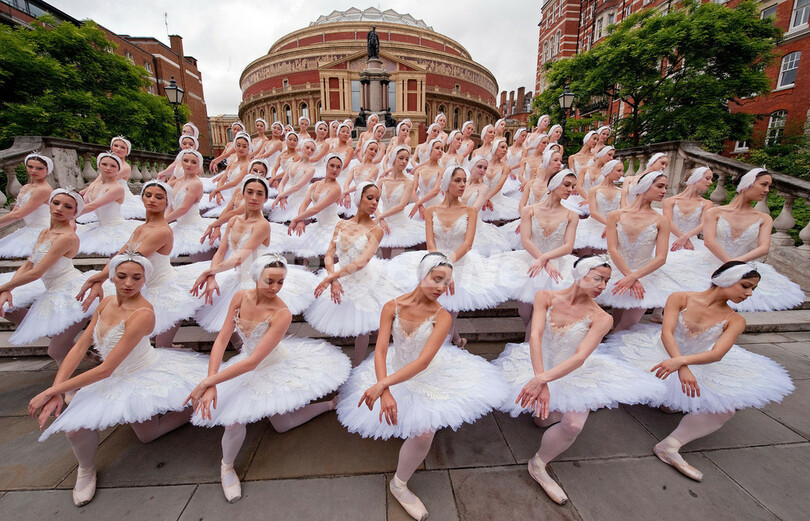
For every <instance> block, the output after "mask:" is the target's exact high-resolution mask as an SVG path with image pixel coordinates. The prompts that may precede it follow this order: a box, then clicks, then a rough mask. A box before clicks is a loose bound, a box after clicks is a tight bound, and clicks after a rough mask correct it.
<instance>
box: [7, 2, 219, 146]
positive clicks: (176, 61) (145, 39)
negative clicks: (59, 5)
mask: <svg viewBox="0 0 810 521" xmlns="http://www.w3.org/2000/svg"><path fill="white" fill-rule="evenodd" d="M43 14H51V15H53V16H54V17H55V18H56V19H58V20H61V21H64V22H69V23H72V24H75V25H80V24H81V23H82V22H81V21H80V20H78V19H76V18H74V17H72V16H70V15H69V14H67V13H65V12H63V11H60V10H59V9H56V8H55V7H53V6H52V5H50V4H48V3H46V2H41V1H39V0H0V23H5V24H8V25H28V24H30V23H31V22H32V21H34V19H35V18H37V17H39V16H41V15H43ZM99 28H100V29H101V30H102V31H104V32H105V33H106V35H107V38H108V39H109V40H110V41H112V42H113V43H114V44H115V45H116V50H115V52H116V53H117V54H120V55H121V56H124V57H125V58H127V59H128V60H129V61H131V62H132V63H134V64H135V65H138V66H140V67H143V68H144V69H146V72H147V73H148V75H149V82H150V83H149V85H148V86H147V87H146V90H147V91H148V92H149V93H150V94H154V95H156V96H165V92H164V90H163V87H165V86H167V85H169V81H170V80H171V77H172V76H174V80H175V82H176V83H177V85H178V86H179V87H180V88H182V89H183V90H184V91H185V95H184V97H183V103H184V104H186V105H188V108H189V110H190V111H191V118H190V119H191V121H192V122H193V123H194V124H195V125H196V126H197V128H198V129H199V130H200V137H199V140H200V153H202V154H203V155H206V156H208V155H211V152H212V148H211V147H212V145H211V136H210V131H209V128H208V111H207V108H206V105H205V95H204V93H203V86H202V75H201V73H200V71H199V69H197V60H196V59H195V58H194V57H192V56H186V55H185V54H184V51H183V38H181V37H180V36H177V35H171V36H169V41H170V45H171V46H167V45H165V44H163V43H162V42H160V41H159V40H157V39H156V38H153V37H150V36H128V35H125V34H123V35H119V34H116V33H114V32H112V31H110V30H109V29H107V28H105V27H103V26H101V25H99ZM133 146H134V147H135V148H137V146H138V144H137V143H134V144H133Z"/></svg>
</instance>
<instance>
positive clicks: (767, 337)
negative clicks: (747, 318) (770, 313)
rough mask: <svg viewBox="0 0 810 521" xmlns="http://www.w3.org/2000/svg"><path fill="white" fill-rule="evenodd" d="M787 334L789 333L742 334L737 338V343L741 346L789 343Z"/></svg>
mask: <svg viewBox="0 0 810 521" xmlns="http://www.w3.org/2000/svg"><path fill="white" fill-rule="evenodd" d="M788 334H791V333H743V334H742V335H740V336H738V337H737V343H738V344H740V345H743V344H764V343H772V344H775V343H779V342H789V341H790V339H789V338H788V337H787V335H788Z"/></svg>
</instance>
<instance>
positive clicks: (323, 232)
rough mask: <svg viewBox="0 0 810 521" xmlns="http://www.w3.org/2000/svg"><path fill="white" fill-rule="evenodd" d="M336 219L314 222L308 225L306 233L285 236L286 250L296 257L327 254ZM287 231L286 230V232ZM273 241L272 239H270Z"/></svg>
mask: <svg viewBox="0 0 810 521" xmlns="http://www.w3.org/2000/svg"><path fill="white" fill-rule="evenodd" d="M335 224H336V223H335V221H333V220H329V221H326V222H317V221H316V222H313V223H310V224H308V225H306V228H305V229H304V233H302V234H301V235H296V234H295V233H294V232H293V234H292V235H286V236H285V248H286V249H285V251H289V252H292V253H293V254H294V255H295V256H296V257H322V256H324V255H326V250H327V249H328V248H329V243H330V242H332V236H333V235H334V233H335ZM285 233H286V232H285ZM270 242H271V243H272V239H271V241H270Z"/></svg>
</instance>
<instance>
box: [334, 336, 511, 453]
mask: <svg viewBox="0 0 810 521" xmlns="http://www.w3.org/2000/svg"><path fill="white" fill-rule="evenodd" d="M395 353H396V346H394V345H391V346H390V347H389V348H388V363H387V369H388V374H392V373H393V372H395V371H396V370H397V369H399V368H397V367H393V365H392V363H391V360H393V359H394V358H395ZM375 383H377V376H376V373H375V371H374V355H373V354H372V355H371V356H369V357H368V358H367V359H366V360H365V361H363V363H361V364H360V365H359V366H358V367H356V368H355V369H354V370H353V371H352V374H351V376H349V380H348V381H347V382H346V383H345V384H343V386H342V387H341V388H340V401H339V402H338V406H337V414H338V420H339V421H340V423H342V424H343V425H344V426H345V427H346V428H347V429H348V430H349V432H356V433H358V434H360V435H361V436H363V437H364V438H382V439H388V438H391V437H396V438H410V437H413V436H418V435H420V434H424V433H426V432H433V431H437V430H439V429H442V428H444V427H450V428H452V429H453V430H456V429H458V428H459V427H461V426H462V425H463V424H464V423H473V422H475V421H476V420H477V419H478V418H480V417H482V416H484V415H485V414H487V413H489V412H490V411H491V410H492V409H494V408H495V407H498V406H499V405H500V404H501V403H502V402H503V400H504V399H506V396H507V390H508V386H507V383H506V382H505V381H504V378H503V376H502V375H501V373H500V372H499V371H498V370H497V369H496V368H495V367H493V366H492V365H491V364H490V363H488V362H487V361H486V360H484V359H483V358H481V357H478V356H475V355H473V354H470V353H468V352H467V351H464V350H461V349H459V348H457V347H455V346H452V345H449V344H444V345H442V346H441V348H440V349H439V351H438V352H437V353H436V356H435V357H434V358H433V360H432V361H431V362H430V365H428V367H427V368H426V369H425V370H424V371H422V372H420V373H418V374H416V375H415V376H413V377H412V378H411V379H409V380H406V381H404V382H402V383H399V384H396V385H393V386H391V387H389V390H390V391H391V394H392V395H393V397H394V399H395V400H396V402H397V424H396V425H388V423H387V422H386V421H385V419H383V420H382V421H380V400H377V401H376V402H374V407H373V409H372V410H369V409H368V407H366V406H365V404H364V405H361V406H360V407H358V406H357V404H358V402H359V401H360V398H361V397H362V396H363V393H364V392H365V390H366V389H368V388H369V387H371V386H372V385H374V384H375Z"/></svg>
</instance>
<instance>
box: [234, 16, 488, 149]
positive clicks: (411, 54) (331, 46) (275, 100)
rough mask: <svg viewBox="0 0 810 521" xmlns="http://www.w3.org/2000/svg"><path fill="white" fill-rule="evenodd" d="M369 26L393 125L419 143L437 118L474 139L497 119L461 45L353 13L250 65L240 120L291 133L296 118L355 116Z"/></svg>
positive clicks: (295, 37) (481, 71)
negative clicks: (472, 132) (402, 126)
mask: <svg viewBox="0 0 810 521" xmlns="http://www.w3.org/2000/svg"><path fill="white" fill-rule="evenodd" d="M372 27H375V30H376V32H377V35H378V37H379V41H380V52H379V57H380V60H381V61H382V62H383V68H384V69H385V71H387V72H388V73H389V74H390V83H389V84H388V88H387V94H388V99H387V103H385V104H384V106H387V107H390V109H391V112H392V115H393V117H394V118H395V119H396V120H398V121H401V120H402V119H403V118H410V119H411V120H412V121H413V122H414V123H415V125H414V129H413V131H412V132H413V133H414V134H416V135H415V136H414V137H417V138H419V137H421V135H423V133H424V131H425V127H426V123H427V124H430V123H432V122H433V119H434V118H435V116H436V114H438V113H439V112H444V113H445V114H446V115H447V129H448V130H449V129H453V128H459V127H460V126H461V125H462V124H463V123H464V122H465V121H467V120H472V121H473V122H474V123H475V125H476V134H477V132H478V131H480V129H481V128H482V127H483V126H484V125H486V124H488V123H492V122H493V121H495V120H496V119H497V118H498V117H499V115H498V110H497V108H496V95H497V93H498V84H497V82H496V81H495V77H494V76H493V75H492V73H491V72H490V71H489V70H487V69H486V68H485V67H484V66H482V65H480V64H479V63H477V62H475V61H474V60H473V59H472V57H471V56H470V53H469V52H467V50H466V49H465V48H464V47H462V46H461V45H460V44H459V43H458V42H456V41H454V40H452V39H450V38H448V37H447V36H444V35H442V34H440V33H437V32H436V31H434V30H433V28H432V27H430V26H429V25H427V24H426V23H425V22H424V21H423V20H419V19H416V18H414V17H412V16H411V15H409V14H400V13H397V12H396V11H393V10H391V9H388V10H386V11H380V10H378V9H375V8H368V9H365V10H360V9H356V8H351V9H347V10H345V11H333V12H332V13H331V14H329V15H325V16H320V17H318V19H317V20H315V21H314V22H312V23H310V24H309V26H308V27H305V28H303V29H299V30H297V31H293V32H291V33H290V34H288V35H286V36H284V37H282V38H280V39H279V40H278V41H277V42H275V43H274V44H273V45H272V46H271V47H270V50H269V51H268V52H267V54H266V55H264V56H262V57H260V58H258V59H256V60H254V61H253V62H251V63H250V64H249V65H248V66H247V67H246V68H245V70H244V71H243V72H242V75H241V77H240V80H239V84H240V87H241V89H242V103H241V104H240V106H239V117H240V119H241V120H242V121H244V122H245V123H246V124H247V126H248V128H250V129H251V130H253V131H255V128H254V123H253V122H254V121H255V119H256V118H259V117H261V118H264V119H266V120H267V121H268V122H272V121H274V120H279V121H281V122H282V123H285V124H290V125H293V126H294V127H296V128H297V127H298V125H297V123H298V118H299V117H300V116H307V117H308V118H309V119H310V120H311V122H312V124H313V125H314V123H315V122H316V121H318V120H321V119H322V120H327V121H329V120H335V119H337V120H343V119H346V118H354V117H356V116H357V114H358V112H359V111H360V108H361V99H362V98H361V89H362V87H361V83H360V73H361V72H362V71H363V70H364V69H365V68H366V67H367V41H366V35H367V34H368V32H369V31H370V30H371V28H372Z"/></svg>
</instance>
